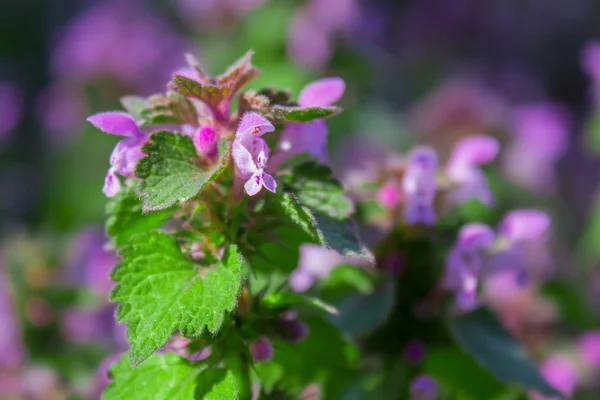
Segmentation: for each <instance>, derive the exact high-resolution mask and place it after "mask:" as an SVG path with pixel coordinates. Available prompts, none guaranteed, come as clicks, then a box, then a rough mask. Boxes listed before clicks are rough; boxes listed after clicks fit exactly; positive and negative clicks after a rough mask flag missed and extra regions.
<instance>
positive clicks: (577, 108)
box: [0, 0, 600, 399]
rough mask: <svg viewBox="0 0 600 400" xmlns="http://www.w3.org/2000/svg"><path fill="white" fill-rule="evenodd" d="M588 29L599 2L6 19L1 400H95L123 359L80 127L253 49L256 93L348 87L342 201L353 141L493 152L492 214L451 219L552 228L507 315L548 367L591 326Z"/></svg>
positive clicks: (342, 126) (592, 100) (384, 4)
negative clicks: (321, 84) (464, 141)
mask: <svg viewBox="0 0 600 400" xmlns="http://www.w3.org/2000/svg"><path fill="white" fill-rule="evenodd" d="M599 18H600V3H599V2H597V1H595V0H571V1H568V2H567V1H561V0H485V1H481V0H405V1H393V0H368V1H367V0H304V1H301V0H297V1H296V0H270V1H268V0H163V1H161V0H154V1H153V0H107V1H91V0H87V1H86V0H53V1H42V0H19V1H17V0H4V1H2V2H0V27H1V29H0V256H1V259H0V330H1V331H2V334H0V398H4V397H3V396H5V397H6V398H10V397H9V396H13V397H15V398H33V399H55V398H56V399H61V398H66V397H67V396H71V397H72V398H95V397H96V396H97V395H98V393H99V390H100V388H101V386H102V385H103V384H104V381H103V378H102V376H103V375H102V372H98V371H99V368H100V371H103V370H104V371H105V369H106V366H107V365H109V364H110V357H109V356H110V355H111V354H114V353H117V352H119V351H122V350H124V349H126V348H127V344H126V342H125V339H124V333H123V330H122V329H121V328H120V327H116V326H115V324H114V321H113V319H112V313H113V307H112V306H111V305H110V304H109V303H108V301H107V296H108V292H109V291H110V288H111V282H110V280H109V278H108V274H109V271H110V269H111V267H112V266H113V265H114V264H115V263H116V257H115V256H114V255H113V254H112V253H111V252H110V251H109V250H107V249H105V247H104V233H103V219H104V207H105V203H106V198H105V196H104V195H103V194H102V191H101V189H102V185H103V179H104V175H105V172H106V169H107V168H108V158H109V155H110V152H111V150H112V148H113V146H114V145H115V143H116V142H117V138H115V137H111V136H109V135H105V134H102V133H101V132H99V131H97V130H96V129H94V128H93V127H92V126H91V125H90V124H88V123H86V121H85V118H86V117H87V116H88V115H91V114H93V113H95V112H99V111H103V110H111V109H120V105H119V102H118V99H119V97H120V96H122V95H126V94H141V95H151V94H153V93H157V92H160V91H162V90H164V89H165V85H166V83H167V82H168V81H169V79H170V75H171V73H172V72H173V71H174V70H176V69H178V68H179V67H181V66H183V64H184V57H183V54H184V53H185V52H191V53H193V54H195V55H196V56H197V57H198V58H199V59H200V60H201V62H202V63H203V65H204V66H205V67H206V69H207V70H208V71H211V72H214V73H219V72H221V70H222V69H223V68H225V67H226V66H227V65H229V64H230V63H231V62H233V61H234V60H236V59H237V58H239V57H240V56H241V55H242V54H244V52H245V51H246V50H247V49H253V50H254V51H255V57H254V59H253V60H254V63H255V64H256V65H257V66H258V67H259V68H261V69H262V71H263V74H262V75H261V76H260V77H259V78H258V79H257V80H255V81H254V82H252V83H251V87H253V88H259V89H260V88H262V87H264V86H266V85H275V86H278V87H283V88H289V89H290V90H292V91H293V92H294V93H298V91H299V90H300V89H301V88H302V87H303V86H304V85H305V84H306V83H308V82H310V81H311V80H314V79H317V78H319V77H324V76H340V77H342V78H343V79H344V80H345V81H346V83H347V90H346V94H345V96H344V98H343V100H342V102H341V105H342V106H343V107H344V109H345V111H344V112H343V113H342V114H341V115H340V116H337V117H335V118H333V119H331V120H330V121H329V126H330V148H329V152H330V154H331V158H332V160H333V163H334V166H336V167H337V171H338V173H339V175H340V176H341V177H342V178H343V179H344V181H345V183H346V184H349V185H351V184H352V179H356V174H352V173H350V172H352V171H353V167H356V166H357V165H360V161H361V157H362V156H363V154H362V153H360V152H358V153H357V152H356V149H357V143H365V142H368V143H369V146H371V147H376V146H380V147H385V148H386V149H393V150H394V151H397V152H398V153H403V152H406V151H407V150H408V149H410V148H411V147H412V146H414V145H415V144H417V143H421V144H428V145H431V146H433V147H434V148H436V150H438V152H439V153H440V154H441V156H442V158H444V157H446V156H447V154H448V153H449V151H450V149H451V148H452V146H453V145H454V144H455V143H456V142H457V140H459V139H460V138H462V137H465V136H468V135H472V134H475V133H484V134H490V135H494V136H496V137H498V138H499V139H500V141H501V143H502V146H503V147H502V152H501V155H500V158H499V159H498V160H497V162H496V163H495V164H494V165H493V166H491V167H490V168H488V169H487V170H486V172H487V173H488V177H489V179H490V182H491V185H492V189H493V192H494V195H495V197H496V204H495V207H494V208H493V209H491V210H487V209H486V208H484V207H482V206H481V205H479V204H474V203H470V204H468V205H466V206H465V207H464V208H463V209H462V210H461V212H463V213H465V214H466V215H468V216H470V217H471V218H473V219H476V220H482V221H493V220H497V219H498V218H499V216H501V215H503V214H504V213H505V212H506V210H508V209H511V208H514V207H521V208H523V207H536V208H541V209H543V210H545V211H548V212H549V213H550V214H551V215H552V217H553V239H552V251H551V253H550V254H546V256H547V257H548V258H549V259H550V260H551V262H549V263H546V264H547V266H546V268H547V269H546V270H545V272H544V274H545V275H546V276H547V278H548V280H547V281H546V283H544V285H543V287H541V288H540V290H539V291H536V293H535V294H530V295H528V296H525V297H524V298H520V300H519V303H518V305H514V304H513V305H511V307H524V308H523V309H525V308H527V307H531V311H530V314H531V315H529V314H528V315H527V316H526V317H527V318H529V319H527V321H526V322H527V323H524V325H523V326H520V329H521V330H524V334H523V335H521V339H522V340H524V341H526V340H529V339H531V337H530V336H531V335H528V334H529V333H531V332H534V334H533V336H534V337H537V336H535V333H536V332H537V331H536V330H535V329H543V330H544V332H545V333H544V334H545V338H548V337H550V339H548V340H550V343H554V344H552V345H550V346H549V347H548V348H549V350H548V354H551V353H552V351H553V350H554V349H557V348H560V347H561V346H563V344H562V343H563V342H567V341H568V340H572V339H573V334H574V332H578V331H585V330H590V329H593V328H594V327H598V321H599V318H598V313H599V312H600V269H599V268H600V263H599V261H600V201H598V195H597V192H598V185H599V183H600V181H599V179H598V178H599V176H600V113H599V111H600V41H599V42H598V43H595V42H594V40H595V38H598V37H600V36H599V35H600V24H599V23H598V21H599ZM362 148H363V149H364V147H362ZM349 171H350V172H349ZM527 309H528V310H529V308H527ZM523 318H525V317H523ZM540 321H541V322H540ZM559 321H560V322H559ZM527 324H530V325H531V326H532V328H531V329H529V327H530V325H527ZM548 327H551V331H552V333H551V334H548V333H547V332H546V331H547V330H548V329H549V328H548ZM521 333H523V332H521ZM532 340H533V339H532ZM107 357H109V358H108V361H107ZM591 398H594V397H591Z"/></svg>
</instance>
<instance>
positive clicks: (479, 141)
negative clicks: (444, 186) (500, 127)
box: [446, 135, 500, 205]
mask: <svg viewBox="0 0 600 400" xmlns="http://www.w3.org/2000/svg"><path fill="white" fill-rule="evenodd" d="M499 151H500V145H499V144H498V141H497V140H496V139H494V138H492V137H490V136H485V135H475V136H470V137H468V138H465V139H463V140H461V141H460V142H458V143H457V145H456V146H455V147H454V150H453V151H452V155H451V156H450V160H449V161H448V163H447V164H446V175H447V176H448V178H449V179H450V180H451V182H452V184H453V185H454V186H455V188H454V189H453V190H451V191H450V193H449V194H448V201H449V202H450V203H451V204H460V203H463V202H465V201H467V200H470V199H472V198H476V199H479V200H481V202H482V203H484V204H486V205H490V204H492V202H493V198H492V193H491V192H490V189H489V187H488V185H487V180H486V177H485V174H484V173H483V171H481V170H480V169H479V166H480V165H482V164H488V163H490V162H492V161H493V160H494V158H496V156H497V155H498V152H499Z"/></svg>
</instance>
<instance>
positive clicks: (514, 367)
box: [451, 308, 562, 398]
mask: <svg viewBox="0 0 600 400" xmlns="http://www.w3.org/2000/svg"><path fill="white" fill-rule="evenodd" d="M451 328H452V331H453V333H454V336H455V337H456V340H457V341H458V343H459V344H460V346H461V347H462V349H463V350H464V351H465V352H467V353H468V354H470V355H471V356H472V357H473V358H474V359H475V361H477V362H478V363H479V364H480V365H481V366H482V367H484V368H485V369H487V370H488V371H489V372H491V373H492V375H494V376H495V377H496V378H498V379H499V380H500V381H502V382H505V383H516V384H520V385H522V386H523V387H525V388H527V389H530V390H538V391H540V392H541V393H542V394H544V395H546V396H556V397H558V398H562V395H561V394H560V393H559V392H557V391H556V390H555V389H553V388H552V387H551V386H550V385H549V384H548V382H546V380H545V379H544V378H543V377H542V376H541V375H540V372H539V370H538V368H537V366H536V365H535V364H533V363H532V362H531V360H530V359H529V357H528V355H527V353H526V352H525V349H523V348H522V347H521V346H520V345H519V344H518V343H517V342H516V341H515V340H514V339H513V338H512V337H511V336H510V335H509V334H508V333H507V332H506V331H505V330H504V329H503V328H502V326H501V325H500V323H499V322H498V321H497V320H496V318H495V317H494V316H493V315H492V314H491V313H490V312H489V310H486V309H484V308H482V309H478V310H475V311H473V312H470V313H468V314H466V315H463V316H460V317H458V318H455V319H453V320H452V321H451Z"/></svg>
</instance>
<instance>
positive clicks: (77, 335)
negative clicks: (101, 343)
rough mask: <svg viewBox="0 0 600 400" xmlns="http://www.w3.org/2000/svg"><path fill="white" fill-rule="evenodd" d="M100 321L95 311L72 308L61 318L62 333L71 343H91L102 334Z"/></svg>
mask: <svg viewBox="0 0 600 400" xmlns="http://www.w3.org/2000/svg"><path fill="white" fill-rule="evenodd" d="M102 322H103V321H102V319H101V318H100V315H99V314H98V311H97V310H93V309H87V308H79V307H73V308H70V309H68V310H67V311H66V312H65V314H64V316H63V318H62V321H61V323H62V326H61V328H62V333H63V335H64V336H65V339H66V340H68V341H72V342H77V343H79V342H91V341H93V340H94V339H95V338H98V336H99V335H101V334H102V332H101V330H102V328H103V327H102Z"/></svg>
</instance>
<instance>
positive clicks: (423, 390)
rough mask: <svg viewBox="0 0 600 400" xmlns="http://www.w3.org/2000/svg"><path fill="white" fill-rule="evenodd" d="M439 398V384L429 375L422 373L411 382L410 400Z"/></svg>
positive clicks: (433, 399)
mask: <svg viewBox="0 0 600 400" xmlns="http://www.w3.org/2000/svg"><path fill="white" fill-rule="evenodd" d="M435 399H437V385H436V383H435V381H434V380H433V378H431V377H430V376H429V375H426V374H421V375H418V376H417V377H415V379H413V380H412V382H411V383H410V400H435Z"/></svg>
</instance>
